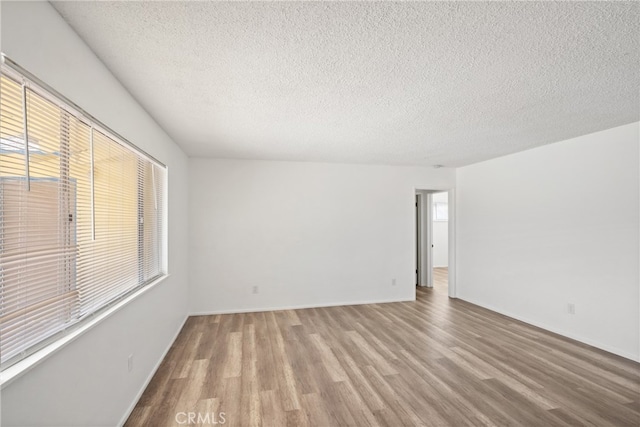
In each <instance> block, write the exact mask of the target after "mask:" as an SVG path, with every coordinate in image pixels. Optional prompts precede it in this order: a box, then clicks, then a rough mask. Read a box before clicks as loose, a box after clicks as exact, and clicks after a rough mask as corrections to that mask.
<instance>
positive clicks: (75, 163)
mask: <svg viewBox="0 0 640 427" xmlns="http://www.w3.org/2000/svg"><path fill="white" fill-rule="evenodd" d="M14 68H16V69H14ZM0 94H1V97H0V252H1V259H0V338H1V339H0V365H1V366H2V368H5V367H7V366H9V365H11V364H13V363H15V362H17V361H19V360H21V359H22V358H24V357H26V356H27V355H29V354H30V353H32V352H34V351H35V350H37V349H39V348H41V347H43V346H44V345H46V344H47V343H49V342H51V341H52V340H55V339H56V338H57V337H59V336H60V335H61V334H64V333H65V331H68V330H69V329H70V328H72V327H73V326H75V325H78V324H80V323H81V322H82V321H83V320H85V319H87V318H88V317H90V316H91V315H92V314H94V313H96V312H97V311H99V310H102V309H104V308H105V307H106V306H108V305H110V304H112V303H113V302H115V301H116V300H118V299H120V298H123V297H124V296H126V295H128V294H129V293H131V292H133V291H135V290H137V289H138V288H140V287H142V286H145V285H146V284H149V283H151V282H152V281H154V280H155V279H157V278H159V277H160V276H162V275H164V274H165V273H166V268H165V262H164V259H165V253H164V252H165V237H164V236H165V233H164V226H165V221H166V218H165V214H164V213H165V212H166V209H165V206H164V205H165V199H166V197H165V194H166V168H165V167H164V166H163V165H161V164H159V163H158V162H156V161H155V160H153V159H152V158H151V157H149V156H148V155H146V154H144V153H143V152H141V151H139V150H137V149H135V148H133V147H132V146H131V145H129V144H128V143H126V142H125V141H124V140H123V139H122V138H120V137H118V136H116V134H114V133H113V132H111V131H109V130H108V129H107V128H105V127H104V126H102V125H101V124H99V122H97V121H96V120H95V119H93V118H91V117H90V116H88V115H87V114H86V113H84V112H82V110H80V109H78V108H77V107H75V106H74V105H73V104H71V103H70V102H68V101H66V100H65V99H64V98H62V97H60V96H58V95H56V94H55V93H54V92H53V91H52V90H47V89H45V86H44V85H42V84H39V83H37V82H36V81H35V79H34V78H32V77H30V76H28V74H27V73H26V72H21V71H20V70H19V68H17V67H9V66H7V65H2V74H1V75H0Z"/></svg>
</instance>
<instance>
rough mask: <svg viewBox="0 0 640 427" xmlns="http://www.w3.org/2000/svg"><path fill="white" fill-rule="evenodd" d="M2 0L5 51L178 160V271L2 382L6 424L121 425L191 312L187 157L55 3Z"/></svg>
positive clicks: (148, 146)
mask: <svg viewBox="0 0 640 427" xmlns="http://www.w3.org/2000/svg"><path fill="white" fill-rule="evenodd" d="M0 7H1V8H2V15H1V16H2V39H1V41H2V51H3V52H4V53H6V54H7V55H8V56H9V57H10V58H12V59H13V60H15V61H16V62H18V63H19V64H20V65H22V66H23V67H25V68H26V69H27V70H29V71H31V72H32V73H33V74H35V75H36V76H38V77H39V78H40V79H42V80H43V81H45V82H46V83H48V84H49V85H51V86H52V87H54V88H55V89H57V90H58V91H59V92H61V93H63V94H65V95H66V96H67V97H68V98H70V99H71V100H72V101H74V102H75V103H77V104H78V105H79V106H81V107H82V108H84V109H85V110H87V111H88V112H89V113H91V114H93V115H94V116H95V117H96V118H98V119H99V120H101V121H102V122H104V123H105V124H106V125H108V126H110V127H111V128H112V129H113V130H115V131H116V132H118V133H120V134H121V135H123V136H124V137H125V138H127V139H128V140H129V141H131V142H132V143H134V144H136V145H137V146H139V147H140V148H142V149H143V150H145V151H147V152H149V153H150V154H151V155H153V156H155V157H156V158H158V159H159V160H160V161H162V162H164V163H165V164H167V166H168V167H169V197H170V201H169V270H170V273H171V276H170V277H169V278H168V279H166V280H165V281H164V282H162V283H160V284H159V285H158V286H156V287H155V288H153V289H152V290H150V291H149V292H147V293H145V294H143V295H141V296H140V297H139V298H138V299H136V300H134V301H133V302H131V303H130V304H129V305H127V306H126V307H124V308H123V309H121V310H120V311H118V312H116V313H115V314H113V315H112V316H111V317H109V318H107V319H106V320H105V321H103V322H102V323H100V324H99V325H97V326H96V327H95V328H93V329H91V330H89V331H88V332H87V333H85V334H84V335H82V336H80V337H79V338H78V339H76V340H75V341H73V342H71V343H70V344H69V345H67V346H65V347H64V348H62V349H61V350H60V351H58V352H57V353H54V354H53V355H52V356H51V357H49V358H48V359H46V360H44V361H43V362H42V363H41V364H39V365H37V366H36V367H34V368H33V369H32V370H30V371H28V372H26V373H25V374H24V375H23V376H21V377H18V378H17V379H15V380H14V381H13V382H11V383H9V384H8V385H7V386H6V387H5V388H3V389H2V419H1V423H2V426H3V427H5V426H17V425H20V426H27V425H39V426H44V425H46V426H61V425H64V426H72V425H76V426H113V425H116V424H117V423H118V422H120V421H121V419H122V417H123V416H125V415H126V413H127V411H128V410H129V408H130V407H131V405H132V404H133V403H134V402H135V400H136V397H137V395H138V393H139V392H140V391H141V389H142V387H143V386H144V383H145V381H146V380H147V378H148V376H149V375H150V374H151V372H152V370H153V368H154V367H155V366H156V364H157V363H158V361H159V360H160V358H161V357H162V355H163V352H164V351H165V349H166V348H167V347H168V346H169V345H170V344H171V342H172V340H173V337H174V335H175V334H176V332H177V331H178V328H180V326H181V324H182V322H183V321H184V319H185V316H186V313H187V279H188V276H187V267H188V265H187V250H188V248H187V241H186V237H187V223H188V217H187V215H186V206H187V204H188V198H187V194H188V186H187V158H186V156H185V155H184V154H183V153H182V151H181V150H180V149H179V148H178V146H176V145H175V144H174V143H173V142H172V141H171V139H170V138H169V137H168V136H167V135H166V134H165V133H164V132H163V131H162V129H160V127H159V126H158V125H157V124H156V123H155V122H154V121H153V120H152V119H151V118H150V117H149V116H148V115H147V114H146V113H145V111H144V110H143V109H142V108H141V107H140V106H139V105H138V104H137V103H136V102H135V100H134V99H133V98H132V97H131V96H130V95H129V94H128V93H127V91H126V90H125V89H124V88H123V87H122V86H121V85H120V84H119V83H118V81H117V80H116V79H115V78H114V77H113V76H112V75H111V74H110V73H109V71H108V70H107V69H106V67H105V66H104V65H103V64H102V63H101V62H100V61H99V60H98V59H97V58H96V57H95V56H94V54H93V53H92V52H91V51H90V50H89V48H88V47H87V46H86V45H85V44H84V43H83V42H82V41H81V39H80V38H79V37H78V36H77V35H76V34H75V33H74V32H73V31H72V30H71V28H70V27H69V26H67V24H66V23H65V22H64V21H63V19H62V18H61V17H60V16H59V15H58V14H57V12H56V11H55V10H54V9H53V8H52V7H51V5H49V4H48V3H41V2H37V3H31V2H21V3H18V2H16V3H13V2H6V1H3V2H1V4H0ZM131 353H133V354H134V369H133V372H132V373H128V372H127V356H128V355H129V354H131Z"/></svg>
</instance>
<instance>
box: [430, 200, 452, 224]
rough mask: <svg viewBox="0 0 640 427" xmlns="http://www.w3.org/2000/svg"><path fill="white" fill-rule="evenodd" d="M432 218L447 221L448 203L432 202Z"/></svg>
mask: <svg viewBox="0 0 640 427" xmlns="http://www.w3.org/2000/svg"><path fill="white" fill-rule="evenodd" d="M433 219H434V221H448V220H449V204H448V203H441V202H436V203H434V204H433Z"/></svg>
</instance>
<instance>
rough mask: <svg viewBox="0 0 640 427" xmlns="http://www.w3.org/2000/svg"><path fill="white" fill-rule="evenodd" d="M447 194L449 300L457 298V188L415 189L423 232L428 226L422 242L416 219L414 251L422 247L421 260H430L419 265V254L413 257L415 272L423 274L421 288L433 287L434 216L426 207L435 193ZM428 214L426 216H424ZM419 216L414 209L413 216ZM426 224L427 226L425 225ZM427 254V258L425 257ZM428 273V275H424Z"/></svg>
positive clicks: (414, 223)
mask: <svg viewBox="0 0 640 427" xmlns="http://www.w3.org/2000/svg"><path fill="white" fill-rule="evenodd" d="M445 191H446V192H447V194H448V209H449V220H448V222H447V226H448V232H449V233H448V238H449V263H448V264H449V265H448V279H449V280H448V281H449V284H448V285H449V286H448V291H449V298H457V288H456V254H457V251H456V220H457V215H456V193H455V191H456V190H455V188H414V189H413V194H414V196H413V198H414V200H418V198H416V195H420V200H422V206H421V207H420V208H421V209H420V211H421V212H422V213H423V214H422V215H421V217H422V218H421V222H420V224H421V225H422V230H423V231H424V229H425V225H426V226H427V231H428V233H426V234H427V236H426V237H427V238H426V239H424V237H423V239H422V241H420V239H418V232H419V231H420V230H419V228H420V226H419V224H418V220H417V218H414V221H413V227H414V229H413V231H414V232H413V238H414V246H413V247H414V250H415V251H417V248H418V245H420V247H421V255H422V256H421V258H422V259H423V261H424V260H425V258H426V260H428V262H423V263H422V265H420V266H419V265H418V258H417V253H416V254H414V255H415V256H414V257H413V264H414V271H416V270H417V271H419V272H421V274H420V276H421V278H422V281H423V283H420V284H419V285H420V286H428V287H431V286H433V249H432V247H431V245H432V244H433V240H432V236H433V230H432V225H433V224H432V218H431V216H432V215H433V212H432V209H426V210H425V205H426V206H430V205H431V204H432V194H433V193H441V192H445ZM419 192H426V196H427V197H424V195H423V194H422V193H419ZM425 212H426V215H425V214H424V213H425ZM416 214H417V210H416V209H414V210H413V215H414V216H416ZM425 222H426V224H425ZM421 235H422V236H425V233H421ZM425 253H426V255H427V256H426V257H425V256H424V255H425ZM425 272H426V273H427V274H426V275H425V274H424V273H425Z"/></svg>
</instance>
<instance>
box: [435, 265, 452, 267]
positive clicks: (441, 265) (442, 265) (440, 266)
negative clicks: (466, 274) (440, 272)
mask: <svg viewBox="0 0 640 427" xmlns="http://www.w3.org/2000/svg"><path fill="white" fill-rule="evenodd" d="M433 268H449V266H448V265H434V266H433Z"/></svg>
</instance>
